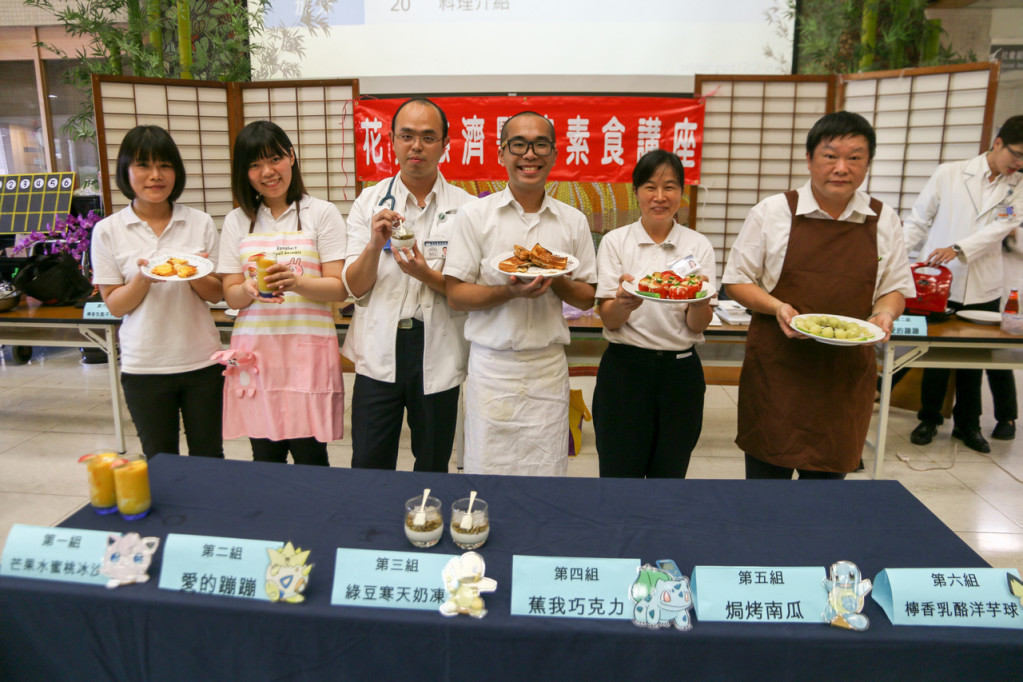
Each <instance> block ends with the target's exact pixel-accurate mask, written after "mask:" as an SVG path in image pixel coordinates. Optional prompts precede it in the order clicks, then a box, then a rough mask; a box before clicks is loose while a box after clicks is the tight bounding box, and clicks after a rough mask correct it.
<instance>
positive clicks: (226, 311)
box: [224, 308, 238, 317]
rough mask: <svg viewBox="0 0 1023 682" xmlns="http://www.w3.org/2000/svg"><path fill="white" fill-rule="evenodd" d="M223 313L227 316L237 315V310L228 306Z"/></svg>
mask: <svg viewBox="0 0 1023 682" xmlns="http://www.w3.org/2000/svg"><path fill="white" fill-rule="evenodd" d="M224 314H225V315H227V316H228V317H238V311H237V310H235V309H234V308H228V309H227V310H225V311H224Z"/></svg>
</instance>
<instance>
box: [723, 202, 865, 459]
mask: <svg viewBox="0 0 1023 682" xmlns="http://www.w3.org/2000/svg"><path fill="white" fill-rule="evenodd" d="M785 198H786V199H787V200H788V202H789V208H790V209H791V211H792V230H791V232H790V233H789V242H788V246H787V249H786V252H785V262H784V264H783V265H782V271H781V277H780V278H779V280H778V284H777V286H775V288H774V290H773V291H771V292H770V293H771V295H772V296H774V297H776V298H778V299H779V300H782V301H784V302H786V303H788V304H790V305H791V306H792V307H793V308H795V309H796V310H797V311H798V312H799V313H811V314H824V313H830V314H836V315H847V316H849V317H856V318H859V319H861V320H865V319H866V318H867V317H869V316H870V313H871V308H872V307H873V304H874V289H875V287H876V281H877V257H878V254H877V216H879V215H880V214H881V202H880V201H878V200H877V199H871V201H870V208H871V209H872V210H873V211H874V215H873V216H868V218H867V220H866V222H864V223H854V222H849V221H845V220H827V219H822V218H807V217H806V216H797V215H796V204H797V194H796V192H786V193H785ZM876 377H877V361H876V359H875V354H874V347H873V346H872V345H867V346H853V347H842V346H831V345H827V344H823V343H817V342H816V341H813V340H810V339H789V338H787V337H786V336H785V335H784V334H783V333H782V331H781V329H779V328H778V320H777V318H775V317H774V316H773V315H764V314H762V313H754V314H753V320H752V322H750V327H749V335H748V336H747V337H746V358H745V360H743V363H742V373H741V374H740V377H739V409H738V418H739V429H738V436H737V437H736V439H735V443H736V444H737V445H738V446H739V447H740V448H741V449H742V450H743V452H745V453H747V454H749V455H750V456H752V457H755V458H757V459H759V460H762V461H764V462H767V463H769V464H774V465H776V466H781V467H791V468H795V469H808V470H812V471H831V472H837V473H849V472H851V471H854V470H855V469H856V467H857V465H858V464H859V461H860V456H861V454H862V452H863V444H864V442H866V439H867V429H868V427H869V425H870V414H871V411H872V409H873V404H874V390H875V384H876Z"/></svg>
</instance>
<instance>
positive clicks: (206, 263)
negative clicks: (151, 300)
mask: <svg viewBox="0 0 1023 682" xmlns="http://www.w3.org/2000/svg"><path fill="white" fill-rule="evenodd" d="M171 258H183V259H185V260H187V261H188V264H189V265H194V266H195V268H196V273H195V274H194V275H192V276H191V277H178V276H177V275H166V276H160V275H154V274H153V272H152V270H153V268H154V267H156V266H157V265H162V264H163V263H166V262H167V261H168V260H169V259H171ZM142 272H144V273H145V274H146V276H147V277H152V278H153V279H159V280H163V281H164V282H187V281H189V280H192V279H199V278H200V277H205V276H206V275H208V274H210V273H211V272H213V262H212V261H210V260H207V259H205V258H202V257H201V256H196V255H195V254H194V253H158V254H156V255H155V256H153V257H152V258H150V259H149V265H143V266H142Z"/></svg>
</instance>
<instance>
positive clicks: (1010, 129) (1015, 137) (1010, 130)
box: [995, 115, 1023, 145]
mask: <svg viewBox="0 0 1023 682" xmlns="http://www.w3.org/2000/svg"><path fill="white" fill-rule="evenodd" d="M995 137H996V138H1001V139H1002V144H1006V145H1008V144H1019V143H1020V142H1023V115H1019V116H1013V117H1011V118H1009V119H1006V121H1005V123H1003V124H1002V127H1001V128H999V129H998V134H997V135H995Z"/></svg>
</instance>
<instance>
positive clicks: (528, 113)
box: [501, 111, 558, 144]
mask: <svg viewBox="0 0 1023 682" xmlns="http://www.w3.org/2000/svg"><path fill="white" fill-rule="evenodd" d="M519 116H536V117H537V118H542V119H543V120H545V121H547V125H549V126H550V127H551V142H554V141H555V140H557V139H558V138H557V136H556V135H555V133H554V122H553V121H551V119H549V118H547V117H546V116H544V115H543V114H538V113H536V112H535V111H520V112H519V113H517V114H515V115H514V116H509V117H508V119H507V120H506V121H505V122H504V125H502V126H501V144H504V141H505V140H507V139H508V137H507V135H505V131H506V130H508V124H509V123H511V122H512V121H514V120H515V119H517V118H518V117H519Z"/></svg>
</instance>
